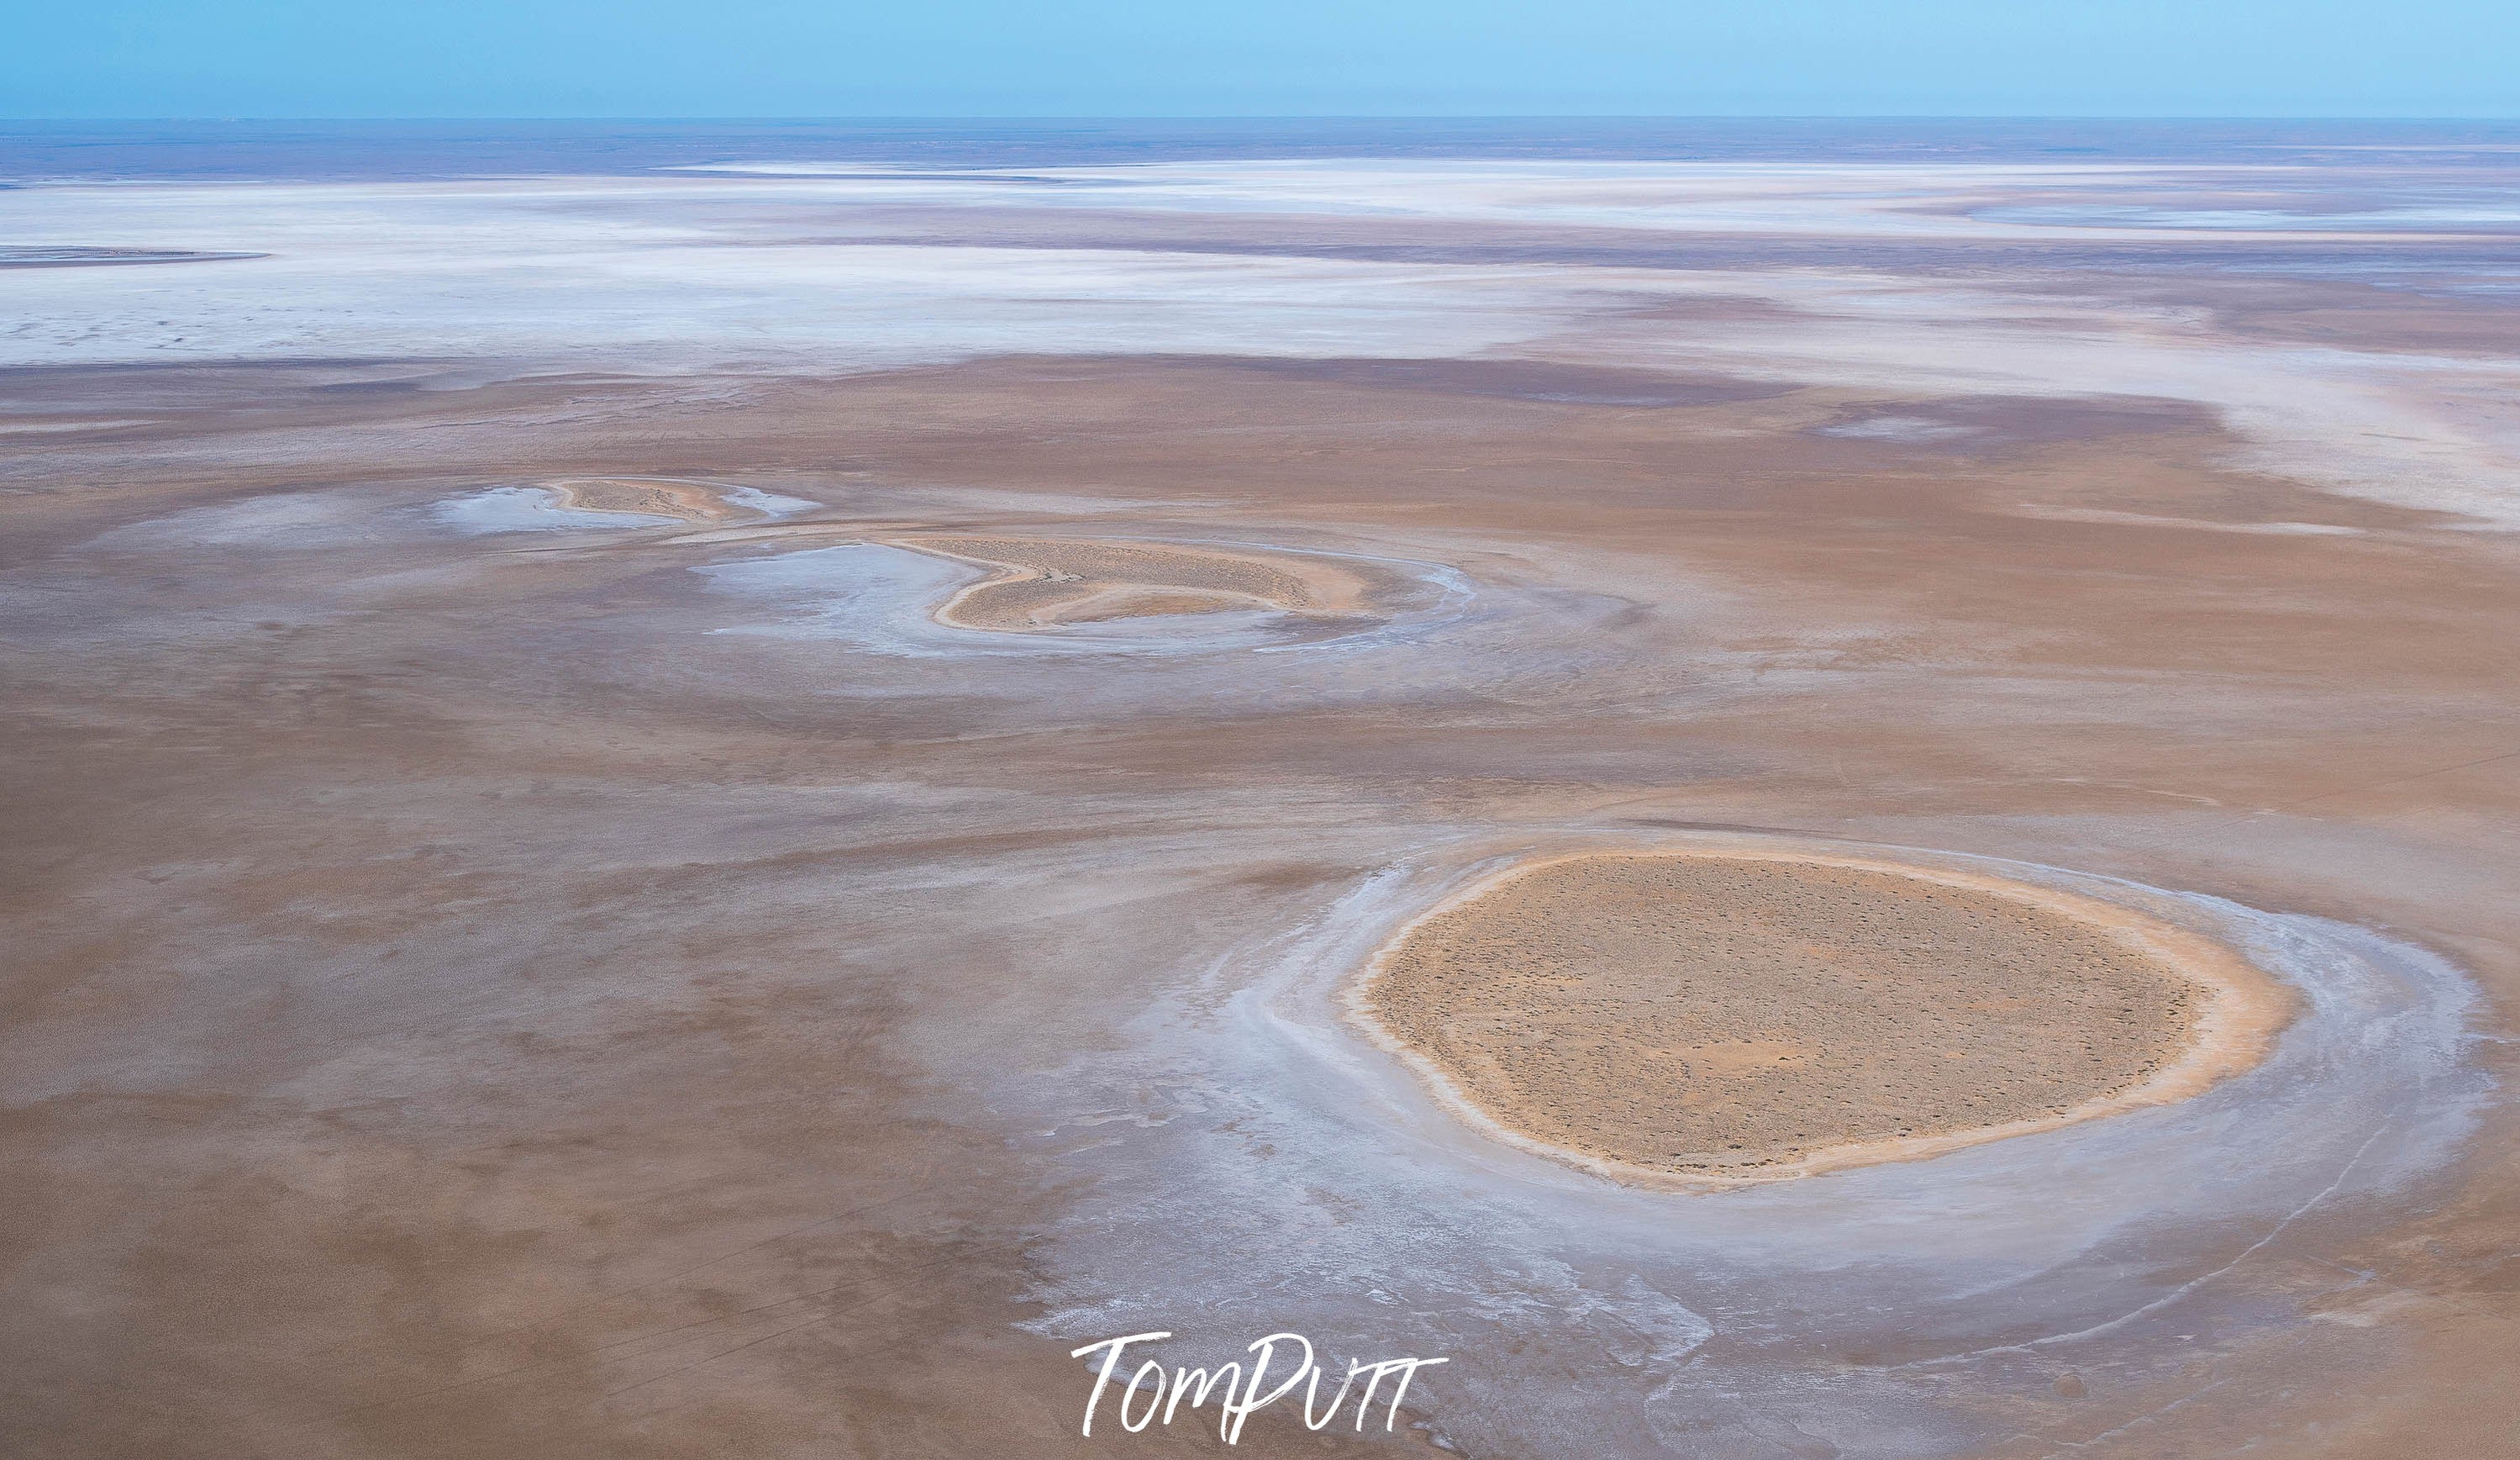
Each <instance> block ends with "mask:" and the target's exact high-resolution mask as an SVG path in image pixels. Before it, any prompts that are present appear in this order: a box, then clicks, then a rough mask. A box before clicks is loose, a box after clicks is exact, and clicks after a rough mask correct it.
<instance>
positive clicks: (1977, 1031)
mask: <svg viewBox="0 0 2520 1460" xmlns="http://www.w3.org/2000/svg"><path fill="white" fill-rule="evenodd" d="M1368 998H1369V1001H1370V1005H1371V1009H1372V1012H1373V1014H1374V1016H1375V1017H1376V1018H1377V1019H1378V1020H1379V1021H1380V1022H1381V1023H1382V1025H1383V1026H1384V1027H1385V1028H1386V1029H1387V1030H1388V1031H1389V1032H1390V1033H1391V1034H1392V1035H1393V1036H1394V1037H1396V1038H1397V1039H1398V1040H1399V1041H1400V1042H1401V1043H1402V1044H1403V1045H1404V1046H1405V1047H1407V1048H1408V1049H1409V1050H1410V1051H1412V1052H1413V1053H1415V1054H1417V1055H1418V1056H1419V1057H1421V1058H1422V1059H1424V1060H1425V1061H1427V1062H1428V1063H1430V1064H1432V1065H1433V1066H1434V1067H1435V1068H1436V1070H1437V1071H1438V1072H1440V1073H1441V1074H1442V1075H1443V1076H1444V1077H1445V1079H1446V1080H1447V1081H1448V1082H1449V1083H1450V1084H1451V1085H1452V1086H1453V1088H1454V1090H1455V1091H1456V1092H1458V1093H1459V1094H1460V1095H1461V1097H1462V1098H1463V1099H1464V1100H1466V1101H1467V1102H1468V1103H1469V1104H1471V1105H1472V1106H1474V1107H1475V1108H1476V1109H1477V1110H1478V1111H1479V1112H1480V1113H1482V1114H1483V1115H1485V1116H1487V1117H1488V1118H1491V1119H1492V1120H1494V1121H1495V1122H1497V1123H1498V1124H1500V1125H1502V1126H1504V1127H1506V1128H1507V1129H1508V1130H1509V1131H1512V1132H1515V1133H1518V1134H1521V1135H1525V1136H1529V1137H1531V1138H1534V1139H1536V1140H1539V1141H1542V1142H1545V1143H1547V1144H1549V1145H1552V1146H1555V1147H1559V1148H1562V1149H1565V1150H1568V1151H1573V1152H1576V1153H1578V1154H1580V1155H1583V1156H1586V1157H1590V1158H1594V1159H1596V1160H1598V1161H1604V1162H1612V1163H1619V1164H1621V1165H1626V1166H1635V1167H1643V1168H1645V1169H1648V1170H1661V1171H1670V1172H1674V1173H1680V1174H1698V1173H1712V1174H1725V1173H1748V1172H1756V1171H1758V1170H1760V1169H1761V1168H1772V1167H1778V1166H1780V1165H1782V1166H1792V1165H1795V1164H1798V1163H1805V1162H1808V1161H1810V1160H1811V1159H1812V1158H1813V1157H1815V1156H1816V1155H1818V1154H1821V1153H1825V1152H1828V1151H1831V1150H1832V1149H1835V1148H1845V1147H1851V1146H1860V1145H1875V1144H1885V1145H1886V1146H1888V1147H1889V1148H1891V1149H1895V1148H1896V1146H1897V1145H1898V1143H1904V1142H1913V1141H1915V1140H1916V1139H1917V1138H1920V1137H1933V1136H1938V1135H1948V1134H1951V1133H1954V1132H1960V1131H1969V1130H1987V1129H1993V1128H1997V1127H2008V1126H2012V1125H2015V1124H2016V1123H2017V1122H2023V1121H2032V1122H2043V1121H2051V1120H2054V1119H2057V1118H2062V1117H2064V1116H2066V1115H2067V1114H2068V1113H2069V1112H2074V1111H2077V1110H2078V1109H2081V1108H2086V1107H2089V1106H2091V1105H2092V1104H2093V1102H2100V1101H2105V1100H2106V1099H2107V1098H2108V1097H2110V1096H2112V1095H2117V1094H2120V1093H2122V1092H2126V1091H2130V1090H2133V1089H2135V1088H2137V1087H2138V1086H2141V1085H2143V1084H2145V1083H2146V1082H2148V1081H2150V1080H2152V1079H2154V1078H2155V1076H2156V1075H2158V1074H2159V1073H2160V1072H2163V1071H2164V1070H2165V1069H2166V1068H2168V1067H2169V1066H2171V1065H2172V1064H2174V1063H2175V1062H2177V1061H2178V1060H2179V1059H2180V1058H2181V1056H2182V1054H2183V1052H2184V1050H2185V1048H2186V1047H2187V1046H2188V1045H2190V1044H2191V1043H2192V1042H2193V1036H2194V1034H2195V1032H2196V1029H2197V1025H2198V1020H2199V1016H2200V1014H2201V1012H2202V1010H2203V1008H2204V1006H2205V1005H2206V1004H2207V1003H2208V1002H2209V998H2210V995H2209V994H2208V992H2207V991H2205V990H2201V989H2200V987H2199V985H2198V982H2197V981H2196V980H2195V979H2194V978H2193V977H2192V976H2191V975H2189V974H2187V973H2186V972H2183V970H2181V969H2179V968H2177V967H2173V966H2172V965H2171V964H2170V963H2168V962H2167V961H2165V960H2164V959H2162V958H2161V957H2159V956H2157V955H2156V954H2155V953H2154V952H2153V951H2151V950H2149V949H2147V948H2145V947H2142V946H2139V945H2138V944H2137V943H2135V942H2133V941H2131V940H2130V939H2129V938H2127V937H2126V936H2125V935H2122V934H2121V933H2119V932H2118V931H2115V930H2112V929H2111V928H2109V927H2106V926H2103V925H2101V924H2099V923H2096V922H2093V921H2087V920H2085V919H2084V918H2082V917H2078V916H2075V915H2073V914H2071V913H2069V912H2066V911H2062V910H2060V908H2059V907H2058V906H2056V905H2055V904H2053V903H2051V902H2048V901H2047V900H2045V899H2044V898H2043V899H2042V900H2032V899H2031V898H2030V897H2027V896H2012V895H2007V894H2006V893H2004V892H2002V891H1998V890H1990V888H1989V887H1988V886H1986V885H1961V884H1958V883H1954V882H1945V881H1939V880H1928V879H1926V878H1924V877H1920V876H1909V875H1904V874H1902V873H1899V872H1896V871H1890V870H1883V869H1878V868H1873V867H1868V866H1858V865H1841V864H1833V863H1823V862H1815V861H1800V860H1781V859H1773V858H1765V857H1762V858H1755V859H1750V858H1737V857H1730V856H1715V855H1702V854H1687V855H1640V854H1607V853H1605V854H1598V855H1590V856H1582V857H1572V858H1566V859H1561V860H1556V861H1552V862H1547V863H1543V864H1541V865H1539V866H1537V867H1536V868H1533V869H1531V870H1529V871H1526V872H1523V873H1521V874H1519V875H1517V876H1513V877H1510V878H1508V880H1506V881H1504V882H1502V883H1500V884H1497V885H1495V886H1493V887H1491V888H1490V889H1489V890H1486V891H1484V892H1481V893H1477V894H1475V895H1472V896H1470V897H1467V898H1465V899H1463V900H1461V901H1458V902H1456V903H1454V904H1452V905H1451V906H1449V907H1446V908H1443V909H1439V910H1438V911H1437V912H1435V913H1434V914H1433V915H1431V916H1429V917H1427V918H1425V919H1423V920H1421V921H1420V922H1419V923H1418V924H1417V925H1416V926H1415V927H1414V928H1412V929H1411V930H1409V931H1408V932H1407V933H1406V934H1405V935H1403V936H1402V937H1401V938H1400V939H1399V941H1398V942H1397V943H1396V945H1395V946H1393V947H1392V948H1391V949H1390V950H1389V951H1388V952H1387V953H1386V955H1385V956H1384V958H1383V960H1382V962H1381V965H1380V967H1379V969H1378V971H1377V972H1376V974H1375V975H1374V978H1373V982H1372V984H1371V986H1370V989H1369V990H1368Z"/></svg>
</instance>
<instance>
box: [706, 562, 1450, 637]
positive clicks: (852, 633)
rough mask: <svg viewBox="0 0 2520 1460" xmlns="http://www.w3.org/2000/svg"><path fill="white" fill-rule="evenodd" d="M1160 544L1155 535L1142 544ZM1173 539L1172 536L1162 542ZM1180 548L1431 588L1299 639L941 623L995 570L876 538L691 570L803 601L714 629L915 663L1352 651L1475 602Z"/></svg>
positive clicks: (1260, 628)
mask: <svg viewBox="0 0 2520 1460" xmlns="http://www.w3.org/2000/svg"><path fill="white" fill-rule="evenodd" d="M1147 540H1148V541H1156V540H1159V539H1151V538H1150V539H1147ZM1160 540H1162V541H1166V542H1172V541H1175V540H1176V539H1160ZM1179 541H1182V542H1184V543H1186V544H1188V545H1193V546H1207V547H1235V548H1238V549H1241V550H1243V551H1246V552H1247V551H1253V550H1255V548H1261V549H1267V550H1274V551H1280V552H1294V551H1301V552H1303V553H1306V554H1308V555H1310V556H1313V557H1321V558H1339V559H1346V560H1348V561H1353V562H1367V563H1377V564H1382V565H1385V566H1390V567H1399V568H1403V569H1405V570H1408V571H1410V572H1411V573H1412V574H1413V575H1414V576H1416V577H1417V578H1418V580H1419V581H1420V582H1421V583H1423V584H1426V585H1428V586H1431V587H1433V588H1435V589H1436V590H1437V595H1436V600H1435V602H1434V603H1432V604H1431V605H1428V606H1425V607H1422V608H1418V609H1412V610H1408V611H1405V612H1403V613H1401V614H1398V615H1394V616H1391V617H1389V618H1386V619H1383V620H1381V621H1378V622H1375V623H1373V624H1372V625H1371V626H1369V627H1363V628H1357V629H1354V630H1352V631H1350V632H1346V633H1338V634H1332V635H1330V636H1328V637H1320V638H1306V637H1302V636H1301V634H1302V630H1303V629H1304V628H1305V627H1306V626H1307V625H1308V624H1310V623H1312V622H1314V621H1316V620H1312V619H1309V618H1308V617H1307V616H1303V615H1297V614H1289V613H1283V612H1278V611H1249V612H1223V613H1209V614H1194V615H1176V616H1155V617H1145V618H1133V619H1112V620H1109V621H1106V622H1100V623H1092V624H1072V625H1066V626H1063V627H1061V628H1058V629H1057V630H1042V629H1033V630H1021V631H1018V630H1002V629H986V628H967V627H964V626H961V625H952V624H945V623H940V622H938V621H937V620H936V618H935V611H936V608H937V607H938V606H939V605H941V604H943V603H945V602H947V601H949V600H951V599H952V598H953V597H954V595H955V594H956V593H958V592H960V591H961V590H963V589H964V588H967V587H969V586H970V585H972V584H974V583H977V582H980V581H982V580H984V579H985V578H987V577H988V576H990V574H991V572H992V571H993V570H991V569H989V568H988V567H986V566H984V565H980V564H975V563H972V562H970V561H967V560H965V559H960V558H953V557H948V556H943V555H939V554H934V553H925V552H917V551H913V550H911V549H908V548H902V547H894V546H891V545H889V544H886V543H878V542H849V543H841V544H837V545H834V546H831V547H820V548H806V549H802V550H799V551H795V552H787V553H777V554H772V555H770V556H767V557H761V558H747V559H742V560H740V561H737V562H734V563H713V564H702V565H699V566H697V567H696V568H694V569H693V571H695V572H698V573H700V574H702V575H703V576H705V577H707V578H708V579H709V582H710V584H711V586H713V587H716V588H719V589H722V590H724V591H728V592H735V593H742V594H747V595H752V596H759V597H768V598H777V599H786V600H788V601H790V602H800V603H801V604H802V606H804V607H805V608H806V609H807V611H808V612H807V614H806V616H802V617H798V618H794V619H790V620H787V621H785V622H781V623H775V624H740V625H734V626H731V627H727V628H720V629H717V630H714V632H718V633H754V634H773V635H780V636H788V637H810V638H832V639H839V640H842V641H845V642H847V643H850V644H852V645H854V646H856V647H858V648H862V649H867V650H872V651H874V652H877V653H881V654H890V655H900V656H905V657H911V658H937V657H967V656H983V657H989V656H1008V657H1012V656H1039V655H1073V654H1112V653H1123V654H1157V655H1184V654H1212V653H1218V652H1223V651H1229V650H1248V651H1251V652H1256V653H1267V654H1284V653H1310V652H1325V651H1326V652H1352V651H1354V650H1356V649H1360V648H1371V647H1376V646H1380V645H1385V644H1389V643H1393V642H1396V641H1399V640H1402V639H1406V638H1409V637H1412V636H1414V635H1417V634H1420V633H1423V632H1424V631H1425V630H1426V629H1427V628H1429V627H1431V626H1433V625H1435V624H1440V623H1443V622H1447V621H1450V620H1452V619H1455V618H1458V617H1460V616H1462V615H1463V613H1464V612H1465V611H1466V610H1467V608H1468V606H1469V604H1470V602H1471V601H1472V599H1473V598H1474V597H1475V595H1474V593H1473V592H1472V590H1471V588H1470V585H1469V582H1468V580H1467V579H1466V578H1464V577H1463V576H1462V574H1461V573H1459V572H1458V571H1456V570H1452V569H1449V568H1444V567H1441V566H1438V565H1433V564H1423V563H1414V562H1408V561H1406V560H1402V559H1395V558H1379V557H1373V556H1369V555H1366V554H1357V553H1335V552H1328V551H1323V550H1315V549H1301V550H1297V549H1285V548H1269V547H1268V545H1265V544H1251V543H1223V542H1212V541H1205V540H1192V539H1179Z"/></svg>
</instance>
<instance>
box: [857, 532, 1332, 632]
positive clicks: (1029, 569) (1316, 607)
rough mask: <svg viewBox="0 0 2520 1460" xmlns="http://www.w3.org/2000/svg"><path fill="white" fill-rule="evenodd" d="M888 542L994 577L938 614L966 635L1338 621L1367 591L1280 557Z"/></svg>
mask: <svg viewBox="0 0 2520 1460" xmlns="http://www.w3.org/2000/svg"><path fill="white" fill-rule="evenodd" d="M890 540H891V541H892V542H893V543H894V545H896V546H900V547H906V548H911V549H914V550H916V551H919V552H923V553H934V554H937V555H939V556H942V557H948V558H956V559H960V560H962V561H964V562H967V563H978V564H984V565H986V566H988V567H990V568H993V569H996V570H997V571H996V572H995V573H994V574H993V575H991V576H990V577H987V578H985V579H983V580H981V581H980V582H977V583H973V584H971V585H970V586H969V587H967V588H965V589H963V590H962V591H960V592H958V593H956V594H955V595H954V596H953V597H952V598H951V599H948V600H947V601H946V602H945V603H943V604H941V605H939V606H938V608H937V610H936V618H937V620H938V621H939V622H942V623H947V624H951V625H955V626H957V627H963V628H986V629H1015V630H1023V629H1039V628H1049V627H1056V626H1057V625H1059V624H1062V623H1096V622H1102V621H1106V620H1109V619H1114V618H1133V617H1160V616H1165V615H1171V614H1203V613H1215V612H1218V611H1222V610H1227V609H1264V610H1265V609H1275V610H1280V611H1283V612H1286V613H1336V612H1342V611H1353V610H1355V609H1357V608H1358V607H1360V606H1361V605H1362V604H1363V602H1364V601H1365V599H1366V597H1367V595H1368V593H1369V592H1370V587H1369V584H1368V581H1367V580H1366V579H1365V578H1364V577H1362V576H1361V575H1359V574H1358V573H1355V572H1352V571H1348V570H1342V569H1340V568H1338V567H1336V566H1333V565H1331V564H1328V563H1325V562H1321V561H1306V560H1303V559H1300V558H1295V557H1291V556H1288V555H1283V554H1273V555H1267V556H1262V555H1257V554H1246V553H1234V552H1227V551H1221V550H1217V549H1212V548H1203V547H1193V546H1190V545H1187V544H1174V543H1139V542H1082V541H1069V540H1064V539H1059V538H1047V537H951V536H920V537H898V538H893V539H890Z"/></svg>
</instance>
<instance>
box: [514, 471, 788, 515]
mask: <svg viewBox="0 0 2520 1460" xmlns="http://www.w3.org/2000/svg"><path fill="white" fill-rule="evenodd" d="M544 485H545V486H547V487H549V488H550V489H551V490H552V491H553V492H555V493H557V494H558V495H559V498H560V505H562V507H567V508H571V509H573V510H575V511H578V512H625V513H635V514H637V515H638V516H641V517H669V518H674V519H676V520H678V521H681V522H686V523H707V524H716V523H728V522H745V521H749V520H751V519H753V518H757V517H759V516H761V514H760V513H758V512H752V511H747V510H745V509H744V508H742V507H738V506H736V505H734V504H733V503H731V502H729V501H728V500H727V498H726V495H725V493H724V490H723V489H722V488H719V487H715V486H711V485H709V484H707V483H705V482H698V481H665V480H659V479H653V478H647V477H571V478H567V479H562V480H558V481H548V482H545V483H544Z"/></svg>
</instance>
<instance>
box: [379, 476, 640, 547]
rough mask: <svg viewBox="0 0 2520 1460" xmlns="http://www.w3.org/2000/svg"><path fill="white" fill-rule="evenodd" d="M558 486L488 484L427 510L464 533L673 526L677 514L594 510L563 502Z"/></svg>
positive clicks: (470, 534) (431, 517) (483, 533)
mask: <svg viewBox="0 0 2520 1460" xmlns="http://www.w3.org/2000/svg"><path fill="white" fill-rule="evenodd" d="M561 503H562V497H561V494H560V492H559V491H558V490H556V489H554V488H552V487H548V486H494V487H490V488H488V489H486V490H483V491H477V492H472V493H468V494H467V495H464V496H461V497H454V498H451V499H449V500H447V501H444V502H440V503H438V504H436V505H435V506H433V507H431V508H429V509H428V515H429V517H430V519H431V520H433V521H435V522H436V523H437V524H438V525H441V526H446V527H452V528H454V529H455V530H456V531H458V532H461V533H464V534H465V535H466V536H468V537H478V536H482V535H485V534H487V533H492V532H538V531H550V530H552V529H555V528H562V527H568V528H576V529H579V530H586V529H589V528H599V529H600V528H612V529H619V528H625V527H679V526H682V525H683V521H682V519H680V518H673V517H660V516H658V515H656V514H654V513H651V512H596V511H592V510H589V509H587V508H583V507H564V506H562V505H561Z"/></svg>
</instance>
